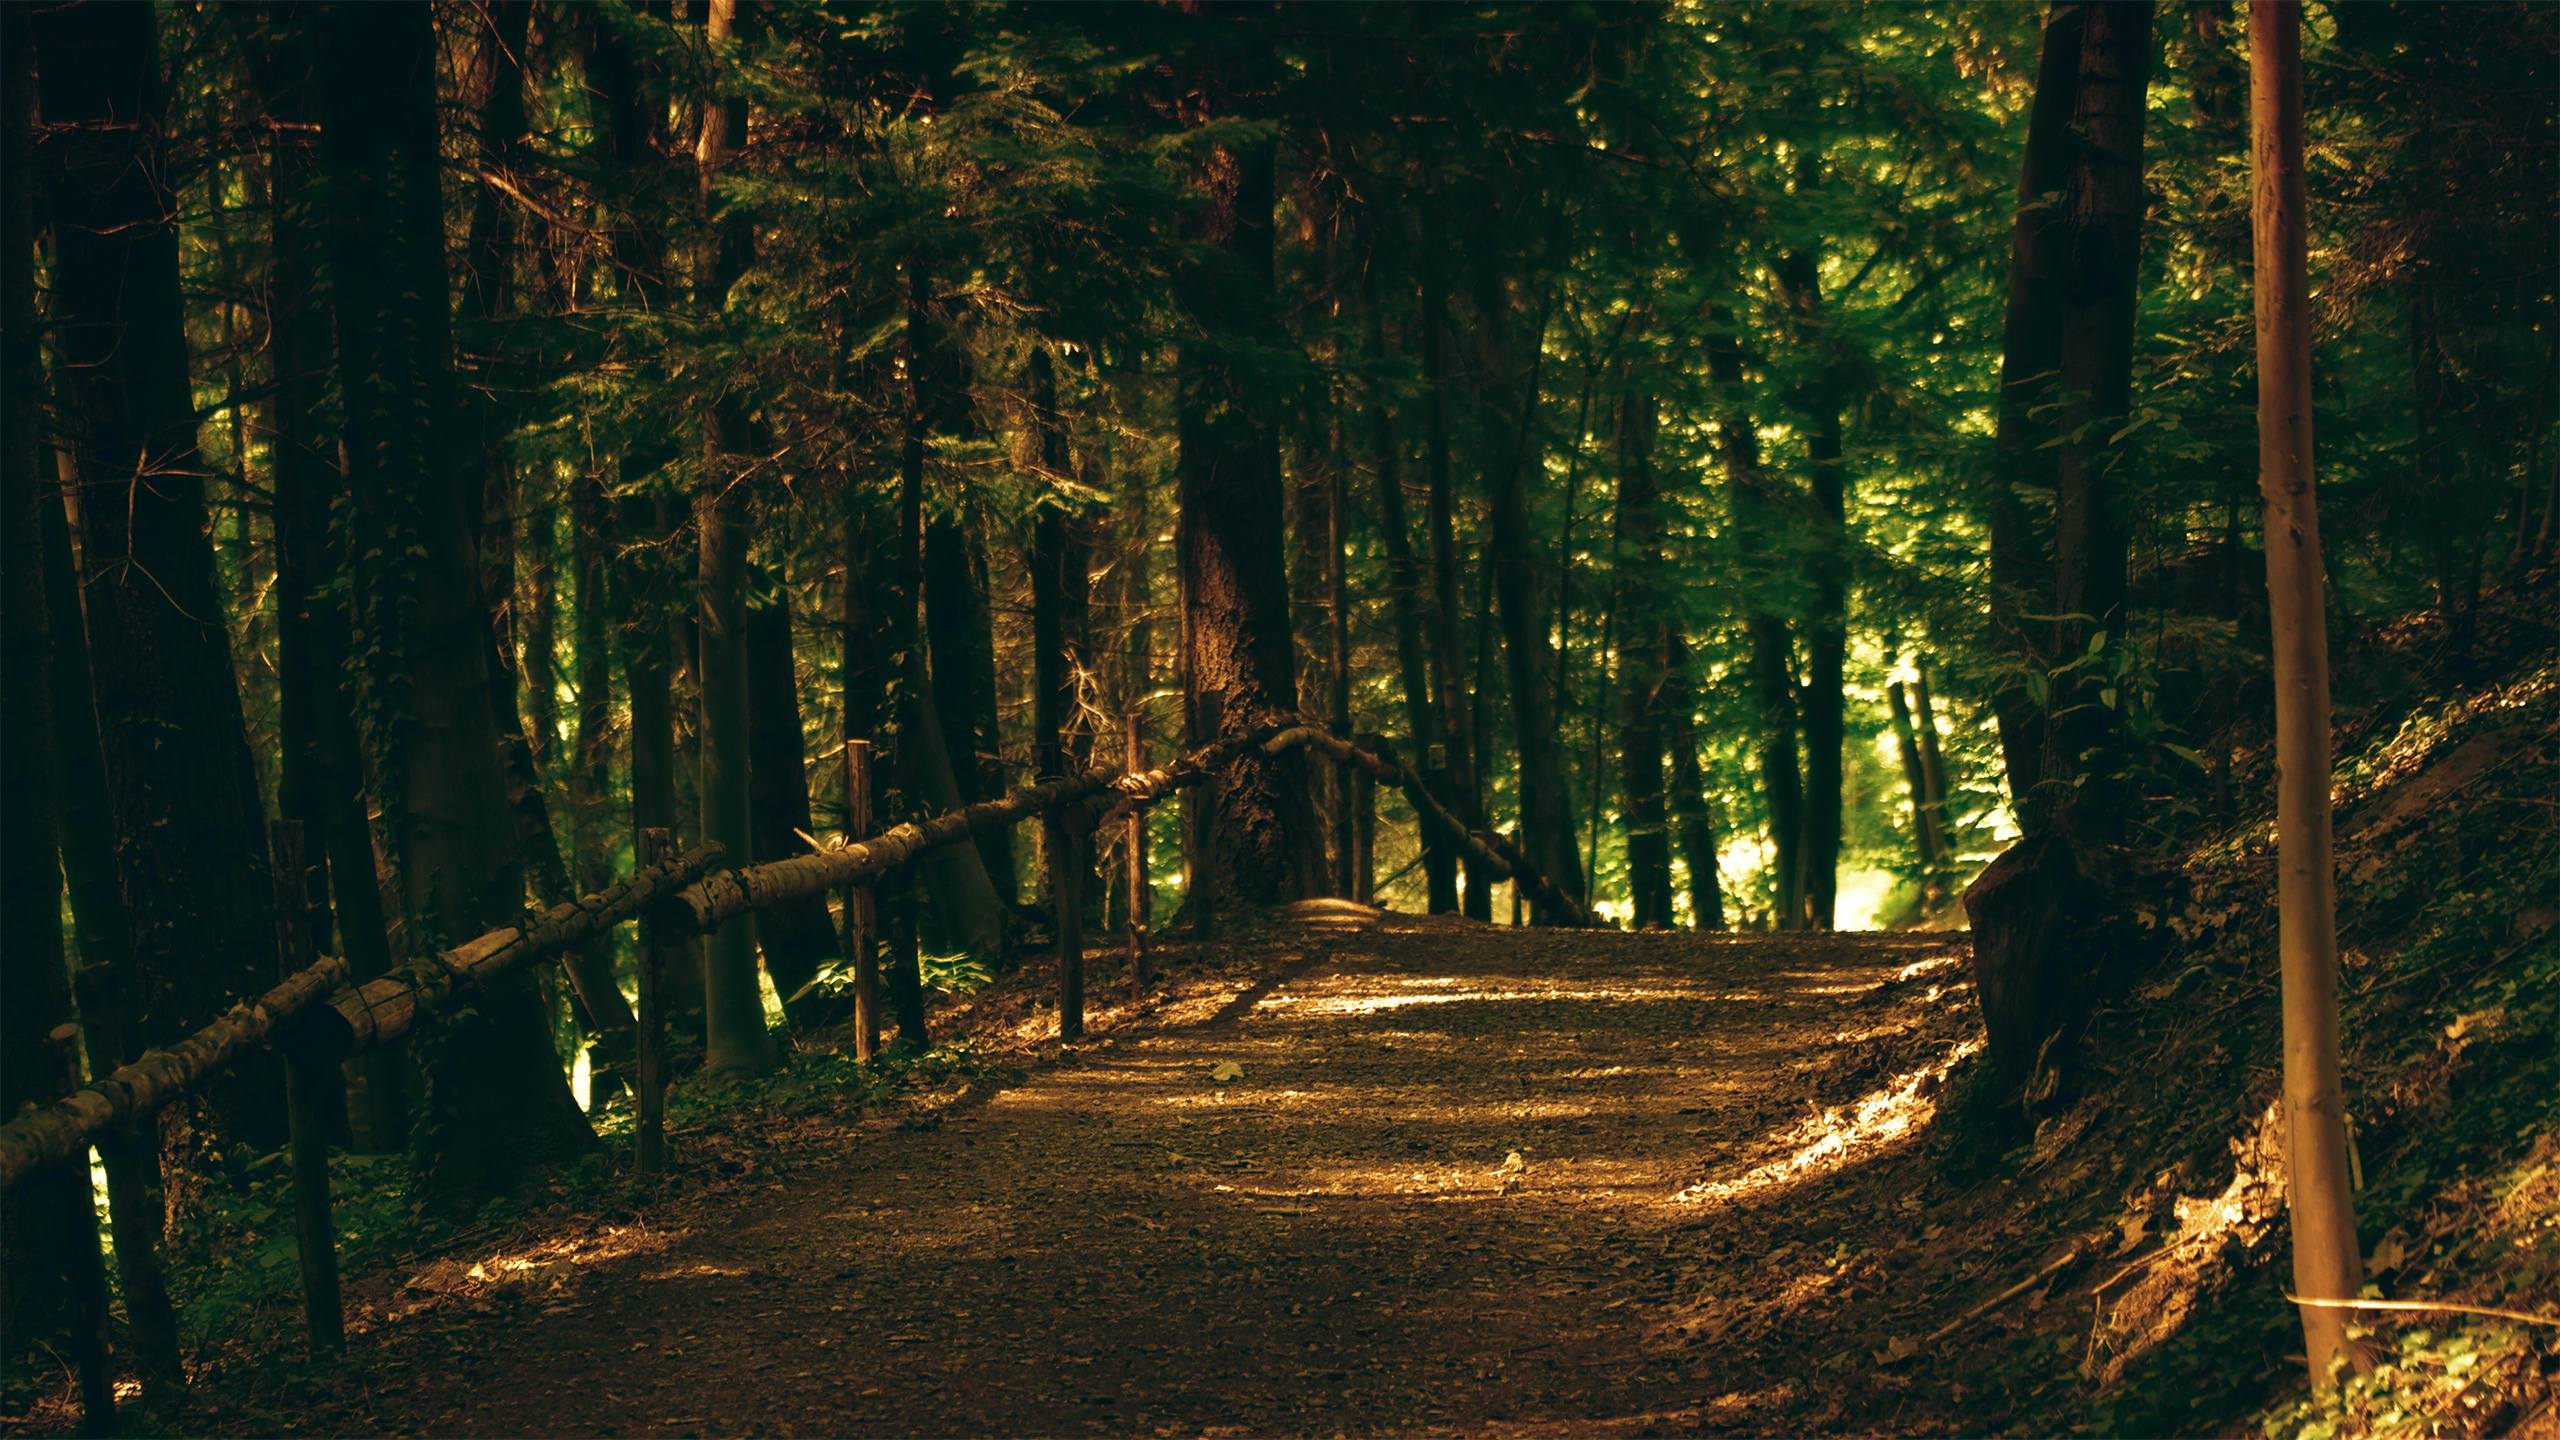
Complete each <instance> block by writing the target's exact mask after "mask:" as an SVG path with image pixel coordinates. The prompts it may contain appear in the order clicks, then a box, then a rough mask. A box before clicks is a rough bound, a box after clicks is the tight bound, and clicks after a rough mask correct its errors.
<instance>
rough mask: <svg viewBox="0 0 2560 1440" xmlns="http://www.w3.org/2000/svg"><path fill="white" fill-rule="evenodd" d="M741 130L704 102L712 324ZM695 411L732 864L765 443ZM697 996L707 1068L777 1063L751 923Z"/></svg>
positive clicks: (739, 422)
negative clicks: (750, 485)
mask: <svg viewBox="0 0 2560 1440" xmlns="http://www.w3.org/2000/svg"><path fill="white" fill-rule="evenodd" d="M706 19H707V23H708V34H707V38H708V39H709V41H710V43H711V44H712V45H713V46H714V47H715V48H726V47H728V46H730V45H734V44H741V43H744V42H745V41H746V40H747V38H748V37H747V36H746V35H744V34H741V33H739V26H738V21H739V7H738V0H709V11H708V14H707V17H706ZM746 133H747V102H746V99H745V97H743V96H733V97H726V98H721V99H716V100H713V101H709V102H707V103H706V104H705V105H704V107H703V112H702V139H701V143H700V145H699V147H698V149H697V152H696V156H695V164H696V167H697V172H698V175H699V179H700V185H701V191H700V200H699V203H700V204H701V206H702V215H703V220H704V225H705V229H706V231H707V235H706V250H705V252H704V254H703V256H702V261H701V269H700V271H699V274H700V277H701V278H700V282H699V284H700V289H699V291H698V292H697V294H696V295H695V297H694V303H695V306H696V308H697V309H699V310H700V311H701V312H702V314H703V318H704V320H705V322H706V323H710V324H717V323H718V317H719V316H720V315H721V314H722V313H723V312H724V311H725V310H726V309H727V302H728V294H729V288H730V287H731V286H733V285H735V284H736V283H737V282H738V280H739V278H740V277H742V276H743V275H745V274H746V270H747V267H748V266H749V265H750V264H752V263H754V260H755V230H754V228H753V225H752V222H751V220H750V217H749V216H748V215H747V213H746V209H745V207H744V206H743V205H742V204H740V203H738V202H737V201H734V200H730V199H726V198H724V197H722V196H721V195H720V194H718V193H717V191H716V190H715V188H714V187H715V185H716V184H717V177H718V175H719V172H720V171H721V170H722V169H723V168H725V167H726V166H727V165H728V164H729V163H730V161H731V160H732V158H733V157H734V156H735V155H736V154H737V152H738V149H739V147H740V146H741V145H743V144H744V143H745V142H746ZM702 418H703V435H702V440H703V451H704V455H703V471H704V473H703V478H702V489H701V491H700V492H699V493H697V494H696V496H695V497H694V503H693V525H694V533H695V536H696V538H697V539H698V541H699V542H700V546H701V551H700V553H701V565H700V569H699V571H698V578H697V585H698V587H699V588H698V591H697V601H698V604H697V607H696V610H695V616H696V621H697V625H696V634H697V635H698V636H699V640H698V654H699V659H698V662H697V665H696V669H695V673H696V675H697V676H698V677H699V678H700V682H701V702H702V711H701V717H702V718H701V725H700V730H699V734H700V736H701V745H702V779H701V792H700V793H701V799H702V833H703V838H704V839H706V840H709V841H712V842H713V843H715V844H718V845H720V846H723V847H724V848H725V849H726V850H727V851H728V854H729V855H730V856H731V857H732V858H731V862H730V863H732V864H735V863H738V862H739V861H751V860H753V859H756V858H759V857H757V856H756V854H755V830H754V826H753V824H752V821H751V816H752V813H753V812H752V807H751V804H750V800H749V796H748V788H749V783H748V775H747V766H748V752H747V746H748V728H747V726H748V721H747V634H746V630H747V600H746V584H747V531H746V523H747V517H746V500H747V494H746V483H747V476H746V470H747V467H748V465H749V463H750V460H749V457H750V456H752V455H754V454H755V453H756V452H757V451H759V450H761V449H762V448H763V446H762V444H761V443H760V442H761V439H762V437H760V436H758V435H757V434H755V433H754V432H755V430H756V428H757V427H756V426H755V424H754V422H753V421H752V420H751V419H750V418H749V416H748V414H747V407H746V401H745V399H744V398H743V397H740V396H736V395H724V396H722V397H720V398H719V399H716V400H714V401H713V402H712V403H711V405H710V407H709V409H708V410H706V411H705V412H704V414H703V417H702ZM787 643H788V642H787V640H786V644H787ZM702 996H703V1002H704V1003H703V1030H702V1033H703V1053H702V1066H703V1071H704V1073H705V1074H706V1075H709V1076H713V1077H720V1078H730V1077H738V1076H748V1075H762V1074H766V1073H768V1072H770V1071H771V1070H773V1069H774V1068H775V1067H776V1066H777V1065H779V1064H780V1063H781V1062H780V1057H779V1056H778V1055H777V1054H776V1052H775V1050H774V1045H773V1035H772V1033H771V1032H770V1031H769V1030H767V1029H766V1027H765V1018H764V992H763V989H762V987H761V985H760V984H759V983H758V981H757V978H756V940H755V927H754V926H752V925H739V924H730V925H725V926H722V927H721V928H720V929H718V930H716V931H714V932H713V933H712V934H711V935H710V936H709V937H708V941H707V943H706V945H705V946H704V955H703V973H702Z"/></svg>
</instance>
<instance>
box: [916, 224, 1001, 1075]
mask: <svg viewBox="0 0 2560 1440" xmlns="http://www.w3.org/2000/svg"><path fill="white" fill-rule="evenodd" d="M932 288H933V287H932V277H931V271H930V265H929V261H928V260H927V258H926V257H925V256H923V255H921V254H918V255H911V256H909V257H908V260H907V295H906V300H907V307H906V309H907V314H906V321H907V386H906V394H905V397H904V399H905V401H906V414H905V416H904V430H905V433H904V435H903V436H902V437H901V438H902V443H901V444H900V446H899V456H898V594H897V598H896V600H895V601H894V602H893V605H892V608H891V614H890V624H889V626H888V630H889V633H890V634H891V635H893V636H894V637H896V638H895V642H894V643H893V644H892V645H891V646H890V653H891V654H892V655H903V656H905V657H906V659H905V662H904V668H903V670H902V671H901V672H900V675H899V681H900V683H899V686H898V695H899V697H900V704H899V706H898V779H899V785H900V788H901V789H902V790H904V792H905V794H906V798H907V803H908V805H909V806H910V807H911V808H912V807H915V806H918V805H921V806H922V807H923V808H924V809H926V810H928V811H941V810H954V809H958V808H959V807H960V806H961V805H962V804H963V803H965V802H964V801H963V800H962V792H961V789H960V782H959V777H958V774H957V772H956V769H955V764H954V757H953V756H952V754H951V752H950V750H949V749H948V748H947V746H946V745H945V743H944V740H943V736H944V734H945V733H946V732H945V730H944V727H943V723H942V718H941V714H940V711H939V708H938V706H937V705H936V703H935V696H934V693H933V673H932V669H931V667H930V664H929V663H928V660H927V654H926V646H925V630H924V623H923V619H924V617H923V615H922V613H921V612H922V611H923V609H924V605H925V599H926V596H925V583H924V581H925V562H926V556H925V523H924V461H925V446H926V442H927V439H928V438H929V437H930V436H931V435H932V434H933V433H934V425H933V422H934V419H935V417H937V416H942V415H946V414H948V413H950V407H952V406H953V405H955V404H956V403H958V402H957V400H956V399H955V398H954V397H953V396H952V395H951V394H950V391H949V387H947V386H945V385H944V384H942V383H941V382H942V378H943V377H942V369H941V367H942V366H943V364H944V363H945V362H944V360H943V359H942V358H941V347H942V340H941V336H940V327H939V326H938V325H936V324H935V323H934V321H933V316H932V311H931V299H932ZM899 818H904V817H899ZM920 868H921V869H922V871H923V874H922V877H921V878H922V881H923V888H924V889H925V890H926V891H927V892H928V893H929V894H930V895H931V896H932V899H933V905H934V911H935V915H936V918H937V919H939V920H940V921H941V924H942V933H943V937H944V940H945V942H946V943H948V944H953V945H958V946H960V947H962V948H965V949H967V950H968V951H970V952H971V953H973V954H976V955H980V956H985V957H988V958H992V959H997V960H1001V959H1002V958H1003V956H1004V950H1005V924H1004V911H1003V904H1002V901H1001V900H1000V899H999V897H998V896H997V894H996V889H995V886H994V885H993V884H992V883H991V882H990V881H989V879H988V876H987V869H986V862H985V860H984V858H983V857H981V855H980V854H979V852H978V851H977V849H976V848H975V847H973V846H967V845H946V846H944V847H942V848H941V849H939V850H935V851H933V852H931V853H930V854H928V855H927V856H926V857H925V860H924V861H923V863H922V865H921V867H920ZM891 953H892V957H893V958H892V964H891V969H890V975H889V979H890V983H891V988H892V991H893V992H894V993H895V994H897V995H899V996H904V995H905V994H906V993H907V987H909V986H910V984H911V982H912V979H913V977H912V976H910V975H909V974H908V973H907V972H906V971H905V970H904V969H903V968H901V967H904V966H905V965H906V964H907V963H908V962H907V959H906V957H907V956H909V955H911V954H912V953H913V946H911V945H909V944H907V943H906V942H905V940H904V939H903V938H902V939H901V941H900V943H899V944H898V945H897V946H895V947H893V948H892V952H891ZM899 1005H900V1014H901V1016H903V1015H904V1013H905V1005H906V1002H905V1001H904V1000H903V999H901V1000H900V1001H899ZM918 1013H919V1015H921V1012H918ZM900 1027H901V1032H902V1033H904V1031H905V1028H906V1024H905V1021H904V1019H903V1018H902V1019H901V1021H900ZM908 1038H909V1039H911V1040H913V1041H915V1042H916V1043H918V1044H922V1043H923V1032H922V1021H921V1019H919V1020H918V1022H917V1027H916V1032H915V1033H914V1034H913V1035H910V1036H909V1037H908Z"/></svg>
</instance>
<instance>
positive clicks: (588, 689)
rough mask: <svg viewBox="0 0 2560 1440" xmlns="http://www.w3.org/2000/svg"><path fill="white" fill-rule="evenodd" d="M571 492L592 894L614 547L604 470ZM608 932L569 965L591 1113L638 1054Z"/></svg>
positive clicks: (582, 824) (581, 802)
mask: <svg viewBox="0 0 2560 1440" xmlns="http://www.w3.org/2000/svg"><path fill="white" fill-rule="evenodd" d="M575 485H576V490H575V492H574V494H573V495H572V497H571V500H570V508H569V523H570V526H571V527H572V529H573V531H574V535H573V537H572V540H571V555H572V565H573V567H574V568H573V579H574V583H575V587H576V588H575V591H574V594H573V596H572V598H573V599H574V600H575V601H576V604H577V610H576V612H575V618H574V619H573V621H572V622H571V625H572V628H571V632H570V633H571V635H572V636H573V637H574V638H573V640H572V642H571V643H572V646H573V648H574V649H575V651H576V663H577V686H578V711H577V715H578V726H577V752H578V753H577V760H576V763H575V764H574V765H573V766H572V767H571V768H570V771H569V800H570V806H571V812H572V814H573V815H574V816H575V819H576V832H575V833H576V836H577V848H576V855H577V884H578V892H579V893H580V894H582V895H591V894H594V893H595V892H596V891H598V890H601V889H603V888H604V887H605V886H606V885H608V884H610V883H612V880H613V852H614V826H613V822H612V816H611V814H610V810H611V806H612V800H613V783H612V782H613V640H612V635H613V631H612V629H611V626H610V624H609V623H608V622H609V620H610V617H611V615H612V605H613V601H612V597H611V596H610V595H609V594H608V593H607V587H608V586H609V585H610V584H611V581H610V579H609V578H608V577H609V576H610V574H611V567H610V566H609V564H608V562H607V557H608V556H609V555H610V553H611V549H612V539H613V537H612V534H611V530H610V527H611V526H612V524H613V510H612V501H611V499H610V497H608V496H607V495H606V493H605V487H604V473H603V472H602V471H601V470H596V471H590V472H588V473H587V474H584V475H581V476H579V477H578V479H577V480H576V482H575ZM613 951H614V945H613V937H612V936H610V935H605V936H599V937H598V938H597V939H596V940H594V941H593V942H592V943H590V944H588V945H586V946H584V947H583V948H581V949H580V950H578V952H577V953H576V954H574V955H572V956H570V957H569V960H568V964H569V973H570V977H571V980H572V982H573V983H575V984H576V986H577V987H578V997H579V999H580V1001H581V1002H583V1003H584V1004H585V1006H586V1010H587V1023H588V1024H589V1025H590V1026H591V1027H593V1028H594V1030H595V1033H596V1048H595V1053H594V1056H593V1058H592V1061H591V1064H590V1068H589V1070H588V1075H587V1111H588V1113H589V1114H594V1113H596V1112H597V1111H599V1110H601V1109H603V1108H604V1105H605V1102H607V1101H608V1100H611V1099H612V1098H613V1095H614V1093H615V1092H616V1091H617V1090H619V1089H621V1088H622V1087H623V1085H624V1084H626V1083H627V1080H628V1077H629V1076H630V1074H631V1066H632V1063H633V1060H634V1058H635V1054H636V1052H635V1049H634V1044H635V1040H636V1036H635V1032H634V1030H633V1024H634V1017H633V1016H632V1013H631V1005H630V1002H629V1001H628V1000H626V999H624V998H623V994H622V988H621V986H619V985H618V984H616V983H615V981H614V963H613Z"/></svg>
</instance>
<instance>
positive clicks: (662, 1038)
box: [632, 826, 675, 1180]
mask: <svg viewBox="0 0 2560 1440" xmlns="http://www.w3.org/2000/svg"><path fill="white" fill-rule="evenodd" d="M674 851H675V840H674V837H673V836H671V835H669V834H668V833H667V832H666V831H665V830H663V829H659V828H657V827H655V826H652V827H650V828H648V829H646V830H643V831H641V832H640V843H639V845H638V846H637V847H635V851H634V854H633V856H632V858H633V860H634V861H635V862H636V863H637V864H638V865H639V867H640V868H641V869H643V870H645V869H648V868H649V867H650V866H652V865H659V864H663V863H665V862H666V860H667V858H668V857H669V856H670V855H671V854H673V853H674ZM660 929H661V927H660V925H659V923H658V920H657V917H656V916H655V915H654V914H643V915H642V916H641V917H640V1033H639V1035H638V1036H637V1037H636V1038H637V1041H638V1043H637V1044H636V1045H635V1046H634V1047H633V1048H634V1049H635V1050H636V1051H637V1052H638V1060H637V1063H636V1065H635V1067H634V1068H636V1069H637V1070H638V1071H639V1072H640V1073H639V1075H638V1076H637V1077H636V1078H637V1080H638V1082H639V1089H640V1134H639V1143H638V1146H637V1149H636V1151H635V1153H634V1154H633V1156H632V1168H633V1169H634V1170H635V1171H637V1172H638V1174H639V1176H640V1178H641V1179H643V1180H655V1179H657V1178H658V1172H659V1171H660V1170H661V1169H663V1168H664V1167H665V1165H666V1160H667V1052H666V1043H667V1038H666V1025H667V1015H666V1006H667V997H666V993H665V992H666V978H667V949H666V939H665V937H664V936H663V935H661V934H660V933H659V931H660Z"/></svg>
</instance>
